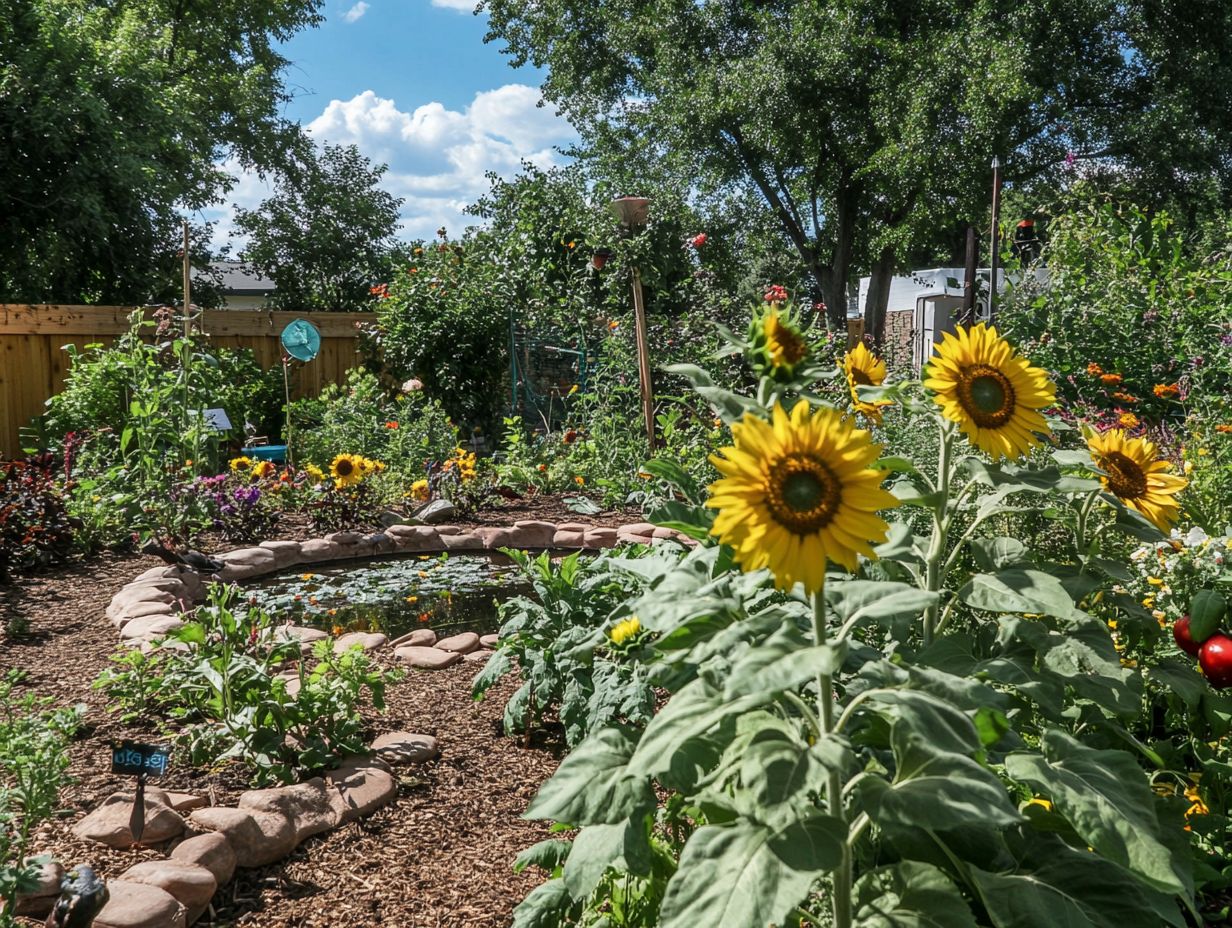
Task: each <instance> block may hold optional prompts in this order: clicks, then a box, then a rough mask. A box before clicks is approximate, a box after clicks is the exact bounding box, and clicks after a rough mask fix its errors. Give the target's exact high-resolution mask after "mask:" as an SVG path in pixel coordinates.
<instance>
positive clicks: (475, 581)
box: [248, 554, 531, 638]
mask: <svg viewBox="0 0 1232 928" xmlns="http://www.w3.org/2000/svg"><path fill="white" fill-rule="evenodd" d="M248 592H249V594H250V595H251V596H252V597H254V598H255V601H256V605H258V606H260V607H261V608H263V609H265V610H266V611H268V612H269V613H270V615H272V616H274V617H275V618H278V619H285V620H291V621H294V622H295V623H296V624H299V625H310V626H315V627H318V628H323V629H325V630H326V631H331V632H333V633H334V634H341V633H343V632H349V631H374V632H383V633H384V634H386V635H388V636H389V637H390V638H397V637H399V636H400V635H403V634H405V633H406V632H409V631H412V630H414V629H416V628H430V629H432V630H433V631H435V632H436V633H437V634H438V635H440V636H441V637H445V636H447V635H452V634H455V633H458V632H464V631H465V632H478V633H479V634H486V633H489V632H495V631H497V629H498V628H499V626H500V619H499V616H498V607H499V605H500V603H502V602H504V601H505V600H507V599H511V598H513V597H514V596H519V595H526V594H529V593H530V592H531V587H530V585H529V584H528V583H526V582H525V581H524V580H523V579H522V578H521V576H520V574H519V573H518V571H517V568H516V567H515V566H514V565H513V563H512V562H511V561H509V560H508V559H506V558H503V557H486V556H483V555H461V556H458V555H455V556H452V557H451V556H449V555H447V554H442V555H439V556H427V555H422V556H420V557H413V558H398V559H392V560H380V561H368V562H366V563H362V564H346V565H339V566H336V567H334V566H330V567H324V568H322V569H320V570H314V571H306V572H304V571H301V572H297V573H287V574H279V575H276V576H273V577H270V578H268V579H266V580H264V581H261V582H259V583H255V584H253V585H252V586H250V587H249V588H248Z"/></svg>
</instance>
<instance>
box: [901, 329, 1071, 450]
mask: <svg viewBox="0 0 1232 928" xmlns="http://www.w3.org/2000/svg"><path fill="white" fill-rule="evenodd" d="M933 352H934V353H933V359H932V361H931V363H930V364H929V366H928V378H927V379H926V380H925V381H924V386H925V387H927V388H928V389H930V390H933V391H935V393H936V396H934V397H933V400H934V401H935V402H936V403H937V405H939V406H940V407H941V411H942V413H943V414H944V415H945V417H946V418H947V419H949V420H951V421H953V422H957V423H958V427H959V428H960V429H961V430H962V432H963V434H965V435H966V436H967V438H968V439H969V440H970V441H971V443H972V444H973V445H975V446H976V447H977V448H979V449H980V450H982V451H985V452H987V453H988V454H989V455H991V456H992V458H993V459H994V460H996V459H998V458H1017V457H1021V456H1022V455H1023V454H1025V453H1026V452H1027V451H1028V450H1029V449H1030V448H1031V447H1032V446H1033V445H1036V444H1038V443H1039V438H1038V437H1037V435H1036V433H1041V434H1044V435H1047V434H1048V433H1049V429H1048V423H1046V422H1045V421H1044V417H1043V416H1041V415H1040V414H1039V410H1041V409H1046V408H1047V407H1049V406H1051V405H1052V404H1053V403H1054V402H1055V401H1056V387H1055V385H1054V384H1053V383H1052V381H1051V380H1049V379H1048V374H1047V373H1045V372H1044V371H1043V370H1042V369H1040V368H1038V367H1034V366H1032V365H1031V363H1030V362H1029V361H1028V360H1027V359H1026V358H1023V357H1020V356H1019V355H1018V352H1017V351H1016V350H1015V349H1014V347H1013V346H1012V345H1010V343H1009V342H1007V341H1006V340H1005V339H1003V338H1002V337H1001V336H1000V335H998V334H997V330H996V329H995V328H993V327H992V326H988V325H986V324H985V323H983V322H981V323H980V324H979V325H977V326H976V327H975V328H971V329H969V328H966V327H965V326H959V327H958V330H957V332H956V333H955V334H950V333H949V332H946V333H945V336H944V340H943V341H942V342H941V344H939V345H935V346H934V347H933Z"/></svg>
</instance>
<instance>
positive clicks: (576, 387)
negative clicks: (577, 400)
mask: <svg viewBox="0 0 1232 928" xmlns="http://www.w3.org/2000/svg"><path fill="white" fill-rule="evenodd" d="M577 391H578V385H577V384H576V383H575V384H574V385H573V386H571V387H570V388H569V393H568V394H567V395H568V396H573V394H575V393H577Z"/></svg>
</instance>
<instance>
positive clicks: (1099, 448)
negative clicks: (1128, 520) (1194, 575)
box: [1087, 429, 1189, 532]
mask: <svg viewBox="0 0 1232 928" xmlns="http://www.w3.org/2000/svg"><path fill="white" fill-rule="evenodd" d="M1087 447H1088V448H1090V450H1091V459H1092V460H1093V461H1094V462H1095V466H1096V467H1098V468H1099V469H1100V470H1102V471H1103V472H1104V476H1103V477H1101V478H1100V479H1101V481H1102V482H1103V484H1104V489H1106V490H1108V491H1109V492H1110V493H1112V494H1113V495H1114V496H1116V498H1117V499H1119V500H1120V501H1121V502H1123V503H1124V504H1125V505H1126V506H1129V507H1130V508H1131V509H1136V510H1137V511H1138V512H1140V513H1142V515H1143V516H1145V517H1146V518H1147V519H1149V520H1150V521H1151V522H1153V523H1154V524H1155V527H1156V528H1158V529H1159V530H1160V531H1162V532H1166V531H1167V530H1168V526H1170V525H1171V524H1172V523H1173V522H1175V521H1176V520H1177V518H1178V517H1179V516H1180V508H1181V507H1180V505H1179V504H1178V503H1177V501H1176V499H1175V497H1176V494H1178V493H1180V492H1181V490H1183V489H1185V486H1186V484H1188V483H1189V481H1188V480H1186V479H1185V478H1184V477H1177V476H1175V475H1174V474H1169V473H1167V471H1168V470H1170V469H1171V467H1172V465H1171V464H1169V463H1168V462H1167V461H1163V460H1160V458H1159V452H1158V450H1157V449H1156V447H1155V443H1154V442H1151V441H1148V440H1147V439H1145V438H1130V437H1128V436H1127V435H1126V434H1125V432H1124V431H1122V430H1121V429H1109V430H1108V431H1107V432H1103V433H1100V434H1096V435H1091V436H1090V437H1088V438H1087Z"/></svg>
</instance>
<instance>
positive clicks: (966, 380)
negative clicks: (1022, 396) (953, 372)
mask: <svg viewBox="0 0 1232 928" xmlns="http://www.w3.org/2000/svg"><path fill="white" fill-rule="evenodd" d="M958 401H959V403H960V404H962V408H963V410H964V411H965V412H966V413H967V415H968V416H970V417H971V419H972V420H973V421H974V422H975V424H976V425H978V426H979V427H980V428H982V429H995V428H999V427H1000V426H1002V425H1005V423H1007V422H1009V420H1010V417H1011V416H1012V415H1013V414H1014V385H1013V384H1011V383H1010V381H1009V378H1008V377H1006V376H1005V374H1003V373H1001V371H999V370H997V369H996V368H995V367H989V366H988V365H987V364H975V365H972V366H971V367H967V368H964V369H963V372H962V377H961V379H960V380H959V381H958Z"/></svg>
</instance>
